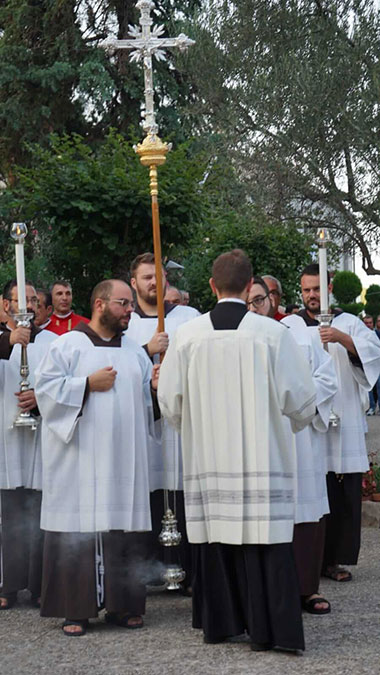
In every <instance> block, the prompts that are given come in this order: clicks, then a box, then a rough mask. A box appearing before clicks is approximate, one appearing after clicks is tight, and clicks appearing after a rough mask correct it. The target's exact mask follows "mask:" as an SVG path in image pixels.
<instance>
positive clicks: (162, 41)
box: [99, 0, 194, 136]
mask: <svg viewBox="0 0 380 675" xmlns="http://www.w3.org/2000/svg"><path fill="white" fill-rule="evenodd" d="M136 8H137V9H139V10H140V13H141V16H140V20H139V23H140V26H141V29H140V28H139V27H138V26H131V25H130V26H128V28H129V32H128V35H130V36H131V39H129V40H117V39H115V38H107V39H106V40H103V41H102V42H100V43H99V47H103V48H104V49H107V50H109V51H111V52H112V51H113V50H116V49H132V52H131V55H130V59H131V61H136V62H142V63H143V66H144V84H145V89H144V94H145V112H143V113H142V117H143V122H142V126H143V129H144V131H145V133H146V134H147V135H148V134H149V135H153V136H155V135H156V134H157V132H158V126H157V122H156V117H155V114H154V89H153V68H152V56H155V57H156V59H157V60H158V61H166V55H165V49H164V48H165V47H178V48H179V49H180V51H181V52H183V51H185V50H186V49H187V48H188V47H190V45H193V44H194V40H191V39H190V38H188V37H187V36H186V35H184V34H183V33H180V35H178V37H176V38H163V37H161V35H162V34H163V32H164V30H165V29H164V26H153V28H151V27H152V25H153V19H152V17H151V15H150V12H151V10H152V9H154V2H152V1H151V0H139V2H137V3H136Z"/></svg>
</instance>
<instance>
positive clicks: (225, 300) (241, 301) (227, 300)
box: [217, 298, 247, 306]
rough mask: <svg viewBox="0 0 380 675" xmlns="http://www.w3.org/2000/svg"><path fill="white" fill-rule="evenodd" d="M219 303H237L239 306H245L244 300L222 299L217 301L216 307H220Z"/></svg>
mask: <svg viewBox="0 0 380 675" xmlns="http://www.w3.org/2000/svg"><path fill="white" fill-rule="evenodd" d="M221 302H239V303H240V304H241V305H244V306H245V305H246V304H247V303H245V302H244V300H241V299H240V298H222V299H221V300H218V303H217V304H218V305H220V303H221Z"/></svg>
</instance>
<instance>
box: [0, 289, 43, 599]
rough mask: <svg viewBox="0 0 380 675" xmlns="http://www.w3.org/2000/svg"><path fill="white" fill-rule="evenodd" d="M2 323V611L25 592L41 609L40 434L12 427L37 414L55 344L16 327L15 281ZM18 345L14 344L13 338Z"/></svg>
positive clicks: (32, 300) (32, 299) (30, 299)
mask: <svg viewBox="0 0 380 675" xmlns="http://www.w3.org/2000/svg"><path fill="white" fill-rule="evenodd" d="M26 302H27V311H28V312H30V313H31V314H32V315H34V314H35V312H36V310H37V304H38V303H37V294H36V290H35V288H34V286H33V285H32V284H31V282H26ZM3 306H4V311H5V314H6V318H7V320H6V323H3V324H0V331H1V337H3V338H4V340H7V341H8V348H9V360H1V361H0V392H1V394H0V428H1V437H0V489H1V517H2V567H3V586H2V590H1V592H0V610H5V609H9V608H10V607H12V606H13V605H14V603H15V602H16V600H17V591H19V590H22V589H24V588H27V589H28V590H29V591H30V593H31V597H32V603H33V604H35V605H38V604H39V598H40V595H41V577H42V548H43V532H42V530H41V529H40V512H41V487H42V464H41V430H40V427H38V429H37V431H32V430H31V429H29V428H13V422H14V420H15V418H16V417H17V415H18V413H19V412H20V411H28V410H31V411H33V414H34V415H37V416H38V415H39V411H38V408H37V403H36V398H35V394H34V373H35V370H36V368H37V366H38V364H39V362H40V361H41V359H42V357H43V356H44V354H45V353H46V349H47V348H48V346H49V344H50V343H51V342H52V341H54V339H55V336H54V335H53V334H52V333H48V332H46V331H41V330H40V329H38V328H37V327H36V326H35V325H34V323H33V321H32V324H31V328H30V329H28V328H17V324H16V318H15V315H16V314H17V313H18V311H19V306H18V289H17V281H16V280H15V279H13V280H11V281H9V282H8V283H7V284H6V286H5V288H4V292H3ZM17 336H18V339H17V343H16V342H15V339H16V338H17ZM20 345H22V346H26V345H28V364H29V382H30V389H28V391H25V392H20V391H19V387H20V378H21V376H20V365H21V346H20Z"/></svg>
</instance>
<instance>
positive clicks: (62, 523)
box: [36, 280, 157, 636]
mask: <svg viewBox="0 0 380 675" xmlns="http://www.w3.org/2000/svg"><path fill="white" fill-rule="evenodd" d="M132 308H133V300H132V291H131V289H130V288H129V286H128V285H127V284H125V283H124V282H122V281H118V280H109V281H103V282H101V283H100V284H98V285H97V286H96V287H95V289H94V291H93V293H92V296H91V310H92V316H91V321H90V323H89V324H85V323H80V324H78V326H76V327H75V328H74V329H73V330H72V331H71V332H69V333H67V334H65V335H62V336H61V337H60V338H59V339H57V340H56V341H55V342H54V343H53V344H52V348H51V349H50V350H49V353H48V354H47V355H46V357H45V359H44V361H43V362H42V364H41V366H40V367H39V369H38V371H37V374H36V395H37V399H38V404H39V407H40V411H41V413H42V416H43V421H44V424H43V440H42V454H43V475H44V478H43V501H42V511H41V526H42V528H43V529H44V530H46V540H45V550H44V567H43V581H42V599H41V614H42V616H62V617H66V621H65V622H64V624H63V630H64V633H65V634H66V635H70V636H73V635H75V636H79V635H83V634H84V633H85V631H86V627H87V623H88V619H90V618H91V617H96V616H97V614H98V610H99V609H101V608H102V607H106V609H107V614H106V621H107V622H108V623H114V624H117V625H120V626H123V627H125V628H141V626H142V625H143V620H142V616H141V615H142V614H143V613H144V611H145V585H144V583H143V580H142V578H141V575H140V574H139V571H138V568H137V566H136V564H135V556H136V548H137V546H138V541H139V540H138V537H137V535H136V532H137V531H142V530H143V531H146V530H149V529H150V527H151V521H150V511H149V483H148V458H147V434H148V422H149V419H148V416H149V415H150V414H151V410H150V411H149V410H148V409H149V408H151V407H152V395H153V393H152V389H151V388H152V387H156V386H157V383H156V381H154V382H151V374H152V365H151V362H150V360H149V358H148V357H147V355H146V353H145V351H144V350H143V349H142V348H141V347H140V346H139V345H137V344H136V343H135V342H134V341H133V340H130V339H129V338H128V337H126V336H125V335H124V331H125V330H126V328H127V327H128V323H129V319H130V316H131V312H132ZM156 370H157V367H156V368H155V370H154V373H155V372H156ZM153 397H154V395H153ZM132 532H133V533H134V534H131V533H132ZM95 556H96V558H95ZM95 559H96V560H97V572H98V573H99V574H96V573H95ZM103 570H104V577H103V575H102V572H103Z"/></svg>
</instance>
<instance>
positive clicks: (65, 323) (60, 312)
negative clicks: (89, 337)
mask: <svg viewBox="0 0 380 675" xmlns="http://www.w3.org/2000/svg"><path fill="white" fill-rule="evenodd" d="M51 297H52V303H53V310H54V311H53V313H52V315H51V317H50V322H49V324H48V325H47V326H46V328H47V330H51V331H52V333H55V334H56V335H63V334H64V333H68V332H70V331H71V330H73V329H74V328H75V327H76V326H77V325H78V323H80V322H81V321H84V322H85V323H88V319H86V317H84V316H81V315H80V314H75V313H74V312H73V310H72V309H71V305H72V303H73V291H72V288H71V284H69V282H68V281H65V280H64V279H62V280H60V281H55V282H54V283H53V285H52V287H51Z"/></svg>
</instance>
